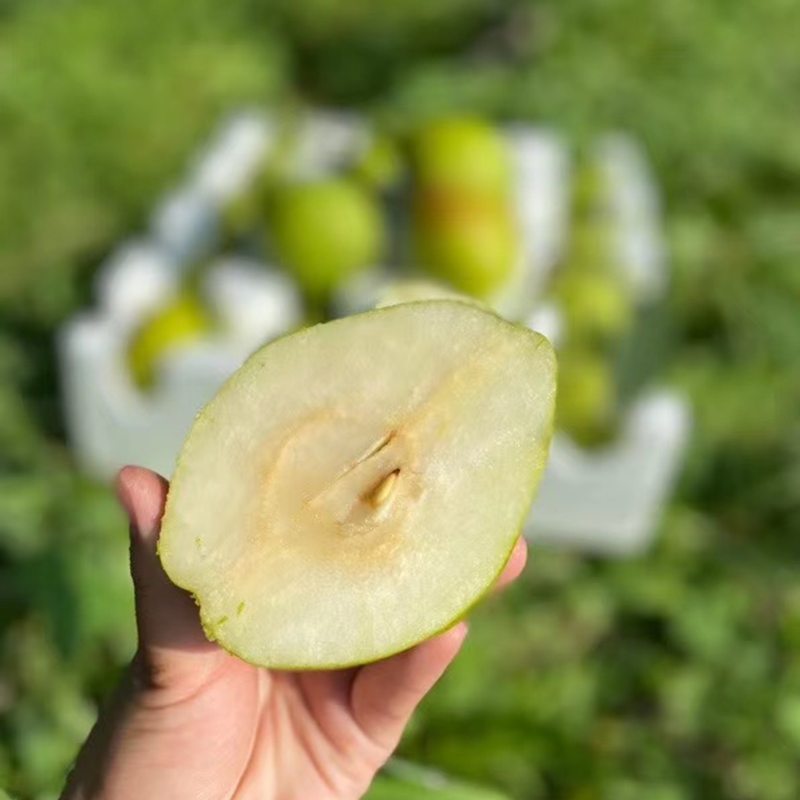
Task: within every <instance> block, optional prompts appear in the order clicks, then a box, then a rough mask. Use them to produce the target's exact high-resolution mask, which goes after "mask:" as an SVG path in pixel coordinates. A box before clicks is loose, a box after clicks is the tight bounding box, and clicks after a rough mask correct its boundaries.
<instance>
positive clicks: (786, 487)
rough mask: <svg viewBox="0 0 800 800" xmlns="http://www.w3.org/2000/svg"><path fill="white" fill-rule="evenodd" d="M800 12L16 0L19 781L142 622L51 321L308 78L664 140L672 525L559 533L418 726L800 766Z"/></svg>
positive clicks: (117, 661)
mask: <svg viewBox="0 0 800 800" xmlns="http://www.w3.org/2000/svg"><path fill="white" fill-rule="evenodd" d="M798 30H800V5H798V4H796V3H794V2H792V0H706V1H705V2H703V3H698V2H696V1H695V0H673V1H672V2H670V3H641V2H637V0H602V2H600V1H598V0H594V1H592V0H512V1H511V2H500V0H439V2H436V3H432V2H429V0H394V1H393V2H385V3H382V4H380V7H378V6H376V5H375V4H374V3H371V2H367V0H349V2H347V3H339V2H335V1H334V0H276V2H273V3H270V4H261V3H257V2H255V0H229V1H228V2H227V3H214V2H211V0H193V2H184V1H183V0H138V2H137V3H117V2H112V0H27V2H21V0H0V376H1V377H0V785H3V786H6V787H7V788H8V789H9V790H10V791H12V792H13V793H16V794H18V795H19V796H21V797H23V798H47V797H54V796H55V795H56V794H57V792H58V787H59V785H60V782H61V780H62V778H63V774H64V771H65V768H66V765H67V764H68V763H69V761H70V759H71V758H72V756H73V753H74V751H75V748H76V747H77V744H78V743H79V742H80V741H81V740H82V738H83V736H84V735H85V732H86V730H87V728H88V726H89V725H90V724H91V722H92V719H93V715H94V713H95V702H96V701H97V700H98V699H99V698H100V697H102V696H103V695H104V694H105V693H106V691H107V690H108V687H109V685H110V684H111V683H112V682H113V680H114V678H115V675H116V673H117V670H118V669H119V667H120V665H121V664H122V663H123V662H124V660H125V659H126V658H127V657H128V655H129V653H130V647H131V634H132V629H131V600H130V591H129V587H128V579H127V576H126V566H127V565H126V552H125V548H126V543H125V536H124V525H123V520H122V517H121V515H120V513H119V511H118V510H117V509H116V506H115V503H114V501H113V498H112V497H111V494H110V492H109V491H108V490H107V489H106V488H105V487H101V486H98V485H95V484H92V483H91V482H88V481H87V480H85V479H84V478H82V477H80V475H78V474H77V473H76V472H75V470H74V467H73V465H72V462H71V460H70V456H69V453H68V450H67V449H66V446H65V444H64V440H63V428H62V420H61V417H60V412H59V407H58V396H57V374H56V369H55V355H54V347H53V333H54V331H55V330H56V329H57V326H58V325H59V324H60V323H61V322H62V321H63V320H64V319H65V318H67V317H68V316H69V315H70V314H71V313H73V312H74V311H75V310H76V309H77V308H79V307H80V306H81V305H82V304H85V303H86V302H88V299H89V292H88V288H87V287H88V283H89V279H90V277H91V273H92V270H93V268H94V267H95V266H96V265H97V263H98V261H99V259H100V258H101V257H102V255H103V254H104V253H106V252H107V251H108V250H109V249H110V247H111V246H112V245H113V243H114V242H115V241H116V240H117V239H118V238H119V237H121V236H123V235H125V234H127V233H129V232H131V231H134V230H136V229H137V228H139V227H140V226H141V225H142V224H143V220H144V215H145V214H146V211H147V209H148V207H149V205H150V203H151V202H152V201H153V199H154V198H155V197H156V196H157V195H158V194H159V193H160V192H161V191H163V190H164V189H165V188H167V187H168V186H169V184H170V182H171V181H174V180H177V179H178V177H179V176H180V174H181V172H182V168H183V166H184V164H185V161H186V159H187V157H188V156H189V154H190V153H191V152H192V149H193V148H194V147H195V146H197V145H198V144H199V143H201V142H202V141H203V140H204V139H205V137H206V136H207V134H208V132H209V129H210V126H211V125H212V123H213V122H214V121H215V120H216V119H217V118H218V116H219V115H220V113H222V112H223V111H224V110H226V109H229V108H231V107H234V106H236V105H237V104H239V103H241V102H242V101H245V100H254V101H257V102H271V101H276V100H279V99H287V98H291V97H297V96H300V97H303V98H305V99H308V100H311V101H313V102H316V103H323V104H327V105H346V106H353V107H357V108H359V109H364V110H367V111H370V112H374V113H378V114H392V115H401V114H402V115H410V116H424V115H426V114H429V113H432V112H436V111H440V110H442V109H446V108H458V109H470V110H473V111H478V112H482V113H485V114H487V115H489V116H491V117H492V118H495V119H498V120H503V119H514V120H533V121H543V122H546V123H548V124H553V125H555V126H557V127H559V128H560V129H561V130H563V131H564V132H566V133H567V134H568V135H570V136H572V137H574V139H575V140H576V141H578V140H580V139H582V138H583V137H586V136H590V135H591V134H593V133H595V132H597V131H601V130H605V129H607V128H610V127H611V128H615V127H622V128H625V129H627V130H630V131H632V132H634V133H635V134H637V135H638V136H639V137H641V139H642V141H643V142H644V143H645V145H646V147H647V149H648V150H649V153H650V155H651V157H652V159H653V162H654V165H655V169H656V171H657V174H658V176H659V180H660V182H661V184H662V186H663V189H664V193H665V202H666V210H667V215H668V217H667V226H668V232H669V237H670V246H671V251H672V258H673V264H674V268H675V281H674V290H673V293H672V298H671V302H670V310H671V314H672V320H673V328H674V341H673V347H672V350H671V355H670V360H669V362H668V364H667V365H666V372H667V377H668V379H670V380H672V381H673V382H675V383H677V384H679V385H681V386H683V387H685V388H686V389H687V390H688V391H689V393H690V395H691V397H692V400H693V402H694V406H695V412H696V429H695V433H694V436H693V441H692V448H691V453H690V457H689V460H688V464H687V468H686V471H685V475H684V479H683V481H682V484H681V487H680V489H679V491H678V493H677V496H676V498H675V500H674V502H673V503H672V505H671V507H670V509H669V512H668V513H667V514H666V517H665V519H664V523H663V526H662V531H661V537H660V543H659V545H658V546H657V548H656V549H655V550H654V551H653V552H651V553H649V554H647V555H644V556H642V557H641V558H637V559H634V560H630V561H624V562H614V563H609V562H605V561H601V560H597V559H594V558H589V557H585V556H581V555H578V554H575V553H568V552H555V551H545V550H544V549H540V550H534V553H533V558H532V564H531V567H530V569H529V571H528V574H527V577H526V579H525V580H524V582H522V584H521V585H519V586H518V587H517V588H515V589H514V590H513V591H512V592H510V593H509V595H508V596H507V597H505V598H504V599H502V600H500V601H495V602H493V603H490V604H489V607H488V608H486V609H484V610H483V611H482V612H480V613H479V614H478V616H477V618H476V620H475V622H474V625H473V635H472V637H471V642H470V644H469V645H468V647H467V648H466V650H465V652H464V654H463V655H462V656H461V658H460V659H459V661H458V663H457V664H456V666H455V668H454V669H453V670H452V672H451V673H450V674H449V675H448V676H447V677H446V679H445V680H444V681H443V683H442V684H441V686H440V688H439V689H438V690H437V692H435V693H434V695H433V696H432V697H431V698H430V699H429V701H428V702H427V703H426V704H425V706H424V708H423V710H422V712H421V713H420V715H419V716H418V718H417V720H416V722H415V724H414V726H413V728H412V730H411V731H410V732H409V735H408V736H407V737H406V739H405V741H404V743H403V745H402V748H401V751H402V753H403V754H404V755H405V756H407V757H409V758H413V759H416V760H419V761H422V762H424V763H428V764H432V765H438V766H440V767H442V768H444V769H445V770H447V771H449V772H451V773H453V774H456V775H460V776H465V777H472V778H475V779H479V780H481V781H482V782H485V783H488V784H493V785H495V786H497V787H498V788H502V789H505V790H507V791H508V792H510V793H511V794H512V795H513V796H515V797H517V798H520V800H522V798H526V799H527V798H530V799H531V800H533V799H534V798H536V799H537V800H538V798H554V799H555V798H557V799H558V800H561V799H562V798H563V799H564V800H595V799H596V800H627V799H628V798H631V799H632V800H633V799H634V798H635V799H636V800H638V799H639V798H642V797H647V798H648V799H649V800H683V799H684V798H692V797H702V798H704V799H705V800H715V798H731V799H732V800H784V799H785V800H789V799H790V798H794V797H797V796H798V793H800V773H798V770H797V763H798V757H797V756H798V750H800V580H799V579H800V566H798V558H797V557H798V555H800V539H799V538H798V533H800V531H799V530H798V516H799V515H800V370H798V368H797V357H798V355H800V315H798V302H799V301H800V137H799V136H798V135H797V131H798V130H800V50H799V49H798V47H797V42H796V32H797V31H798Z"/></svg>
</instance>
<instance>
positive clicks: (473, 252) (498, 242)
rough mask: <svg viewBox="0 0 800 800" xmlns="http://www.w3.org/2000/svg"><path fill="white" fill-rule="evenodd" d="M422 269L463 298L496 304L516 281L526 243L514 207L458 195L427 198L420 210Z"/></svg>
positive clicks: (487, 198)
mask: <svg viewBox="0 0 800 800" xmlns="http://www.w3.org/2000/svg"><path fill="white" fill-rule="evenodd" d="M414 243H415V247H416V255H417V258H418V259H419V263H420V265H421V266H422V267H424V268H425V269H426V270H427V271H428V272H429V273H430V274H431V275H432V276H433V277H435V278H438V279H439V280H443V281H446V282H447V283H448V284H450V285H451V286H453V287H454V288H455V289H457V290H458V291H460V292H464V293H466V294H469V295H471V296H473V297H477V298H480V299H482V300H491V298H492V296H493V295H495V294H497V293H498V292H500V291H501V290H502V289H503V288H504V287H505V286H506V285H508V283H509V281H511V279H512V278H513V277H514V273H515V269H516V268H517V267H518V266H519V261H520V258H521V242H520V238H519V231H518V230H517V224H516V218H515V216H514V214H513V211H512V208H511V205H510V203H508V202H505V201H503V200H501V199H498V198H494V197H491V196H479V195H468V194H463V193H458V192H452V191H430V192H425V193H423V194H421V195H420V196H419V197H418V198H417V199H416V202H415V208H414Z"/></svg>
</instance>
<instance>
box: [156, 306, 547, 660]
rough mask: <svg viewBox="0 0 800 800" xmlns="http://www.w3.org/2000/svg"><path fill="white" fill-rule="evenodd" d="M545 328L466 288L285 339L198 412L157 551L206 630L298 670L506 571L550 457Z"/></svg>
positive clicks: (370, 641)
mask: <svg viewBox="0 0 800 800" xmlns="http://www.w3.org/2000/svg"><path fill="white" fill-rule="evenodd" d="M554 400H555V359H554V355H553V351H552V348H551V347H550V345H549V343H548V342H547V340H546V339H545V338H544V337H542V336H540V335H539V334H536V333H534V332H532V331H530V330H528V329H527V328H524V327H521V326H517V325H512V324H510V323H508V322H506V321H505V320H503V319H501V318H500V317H498V316H495V315H494V314H491V313H488V312H486V311H483V310H481V309H480V308H477V307H475V306H472V305H468V304H466V303H462V302H457V301H451V300H436V301H426V302H415V303H406V304H401V305H396V306H391V307H389V308H383V309H379V310H375V311H370V312H367V313H364V314H359V315H357V316H353V317H348V318H345V319H340V320H336V321H333V322H328V323H325V324H322V325H317V326H314V327H312V328H307V329H305V330H303V331H300V332H298V333H294V334H292V335H290V336H286V337H284V338H282V339H279V340H277V341H274V342H272V343H271V344H269V345H267V346H266V347H264V348H263V349H261V350H260V351H259V352H257V353H256V354H255V355H253V356H252V357H251V358H250V359H249V360H248V361H247V363H246V364H245V365H244V366H243V367H242V368H241V369H240V370H239V371H238V372H237V373H236V374H235V375H234V376H233V377H232V378H231V379H230V380H229V381H228V383H227V384H226V385H225V386H224V387H223V389H222V390H221V391H220V392H219V394H218V395H217V396H216V398H215V399H214V400H212V401H211V403H210V404H209V405H208V406H207V407H206V409H205V410H204V411H203V412H202V413H201V414H200V416H199V417H198V419H197V420H196V422H195V424H194V426H193V428H192V430H191V432H190V434H189V436H188V438H187V440H186V443H185V445H184V449H183V452H182V455H181V458H180V460H179V463H178V467H177V469H176V472H175V475H174V477H173V481H172V486H171V488H170V492H169V498H168V502H167V508H166V511H165V514H164V519H163V521H162V533H161V539H160V543H159V552H160V556H161V560H162V563H163V565H164V568H165V569H166V571H167V573H168V575H169V576H170V578H171V579H172V580H173V581H174V582H175V583H176V584H177V585H179V586H181V587H183V588H185V589H187V590H188V591H190V592H191V593H192V594H193V595H194V597H195V599H196V601H197V603H198V605H199V606H200V613H201V618H202V621H203V625H204V628H205V630H206V633H207V635H208V636H209V637H210V638H213V639H216V640H217V641H218V642H219V643H220V644H221V645H222V646H223V647H225V648H226V649H227V650H229V651H230V652H232V653H234V654H236V655H238V656H239V657H241V658H243V659H245V660H246V661H250V662H252V663H255V664H259V665H263V666H268V667H273V668H283V669H322V668H336V667H343V666H349V665H355V664H361V663H368V662H371V661H375V660H378V659H380V658H383V657H386V656H389V655H391V654H393V653H397V652H400V651H402V650H405V649H407V648H408V647H410V646H412V645H414V644H416V643H418V642H420V641H423V640H425V639H427V638H429V637H431V636H433V635H434V634H436V633H438V632H440V631H442V630H444V629H446V628H447V627H449V626H450V625H452V624H453V623H454V622H455V621H457V620H458V619H459V618H460V617H461V616H463V615H464V613H465V612H466V611H467V609H468V608H469V607H470V606H471V605H472V604H473V603H475V602H476V601H477V600H478V599H479V598H480V597H481V596H482V595H483V594H484V593H485V592H486V590H487V589H488V588H489V587H490V586H491V585H492V583H493V582H494V579H495V578H496V577H497V575H498V574H499V572H500V571H501V570H502V568H503V566H504V564H505V563H506V561H507V559H508V557H509V555H510V553H511V550H512V548H513V546H514V543H515V541H516V539H517V536H518V535H519V532H520V528H521V526H522V524H523V522H524V519H525V516H526V514H527V511H528V508H529V506H530V503H531V500H532V497H533V494H534V492H535V489H536V487H537V485H538V482H539V479H540V477H541V473H542V471H543V469H544V465H545V462H546V459H547V451H548V446H549V441H550V437H551V431H552V420H553V410H554Z"/></svg>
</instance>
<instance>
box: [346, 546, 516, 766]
mask: <svg viewBox="0 0 800 800" xmlns="http://www.w3.org/2000/svg"><path fill="white" fill-rule="evenodd" d="M527 557H528V546H527V544H526V542H525V540H524V539H523V538H522V537H520V539H519V540H518V541H517V543H516V545H515V546H514V549H513V550H512V552H511V555H510V556H509V559H508V562H507V563H506V565H505V567H504V569H503V571H502V573H501V574H500V577H499V578H498V579H497V582H496V583H495V590H496V591H497V590H501V589H503V588H504V587H506V586H508V585H509V584H510V583H511V582H512V581H515V580H516V579H517V578H518V577H519V576H520V574H521V573H522V571H523V569H524V568H525V563H526V561H527ZM466 634H467V626H466V624H465V623H463V622H461V623H459V624H458V625H456V626H455V627H454V628H451V629H450V630H449V631H447V632H446V633H443V634H441V635H440V636H437V637H436V638H434V639H431V640H429V641H427V642H423V643H422V644H420V645H417V646H416V647H414V648H412V649H411V650H407V651H406V652H404V653H400V654H399V655H396V656H392V657H391V658H388V659H386V660H385V661H379V662H377V663H376V664H370V665H368V666H366V667H363V668H362V669H361V670H359V672H358V673H357V674H356V676H355V679H354V681H353V685H352V689H351V694H350V705H351V709H352V713H353V716H354V718H355V720H356V722H357V723H358V725H359V727H360V728H361V729H362V731H364V733H365V734H366V735H367V736H368V737H369V738H370V739H371V740H372V741H373V742H375V743H376V744H378V745H380V746H381V747H383V748H385V749H386V751H387V752H389V751H391V750H393V749H394V748H395V747H396V745H397V743H398V742H399V741H400V736H401V735H402V733H403V730H404V728H405V726H406V725H407V724H408V720H409V718H410V717H411V714H412V713H413V712H414V709H415V708H416V707H417V705H418V704H419V702H420V701H421V700H422V698H423V697H424V696H425V695H426V694H427V693H428V692H429V691H430V690H431V688H432V687H433V685H434V684H435V683H436V681H438V680H439V678H440V677H441V676H442V673H444V671H445V669H447V667H448V665H449V664H450V662H451V661H452V660H453V659H454V658H455V657H456V655H457V654H458V651H459V650H460V648H461V645H462V643H463V641H464V637H465V636H466Z"/></svg>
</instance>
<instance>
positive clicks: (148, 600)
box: [117, 467, 222, 691]
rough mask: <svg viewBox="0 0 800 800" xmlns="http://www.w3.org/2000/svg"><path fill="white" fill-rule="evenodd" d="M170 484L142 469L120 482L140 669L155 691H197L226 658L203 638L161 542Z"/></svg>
mask: <svg viewBox="0 0 800 800" xmlns="http://www.w3.org/2000/svg"><path fill="white" fill-rule="evenodd" d="M168 487H169V484H168V483H167V481H166V480H165V479H164V478H162V477H161V476H160V475H157V474H156V473H155V472H151V471H150V470H147V469H143V468H141V467H125V468H124V469H122V470H121V471H120V473H119V475H118V476H117V495H118V497H119V500H120V503H121V504H122V506H123V508H124V509H125V511H126V512H127V514H128V518H129V520H130V557H131V576H132V578H133V587H134V595H135V600H136V628H137V631H138V637H139V650H138V653H137V661H138V662H139V664H138V666H140V667H141V668H143V671H144V675H143V677H144V679H145V681H146V683H147V684H148V685H150V686H151V687H155V688H168V689H171V690H177V691H182V690H183V689H186V690H188V691H191V689H192V687H193V686H195V685H197V682H198V681H201V682H202V681H203V680H204V679H205V678H206V676H207V675H208V673H209V671H210V670H213V669H214V668H215V666H216V663H217V660H218V659H219V658H220V657H221V655H222V651H220V650H219V649H218V648H217V647H216V646H215V645H213V644H211V643H210V642H209V641H208V640H207V639H206V637H205V635H204V634H203V629H202V627H201V625H200V618H199V615H198V611H197V606H196V605H195V603H194V601H193V600H192V597H191V596H190V595H189V594H188V593H187V592H185V591H183V590H182V589H179V588H178V587H177V586H175V585H174V584H173V583H172V582H171V581H170V580H169V578H168V577H167V575H166V573H165V572H164V570H163V568H162V567H161V562H160V560H159V558H158V552H157V548H158V537H159V534H160V530H161V517H162V515H163V513H164V504H165V502H166V497H167V490H168Z"/></svg>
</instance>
